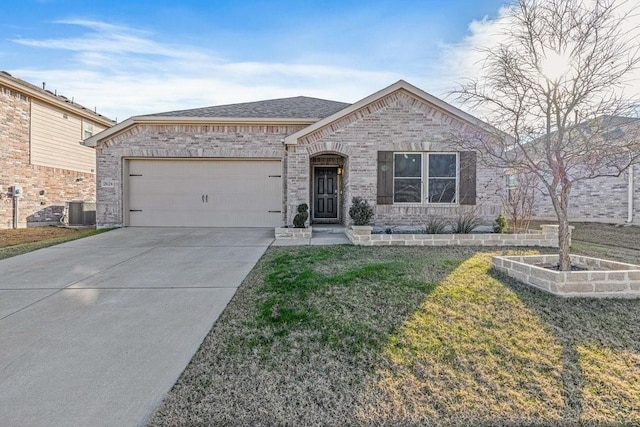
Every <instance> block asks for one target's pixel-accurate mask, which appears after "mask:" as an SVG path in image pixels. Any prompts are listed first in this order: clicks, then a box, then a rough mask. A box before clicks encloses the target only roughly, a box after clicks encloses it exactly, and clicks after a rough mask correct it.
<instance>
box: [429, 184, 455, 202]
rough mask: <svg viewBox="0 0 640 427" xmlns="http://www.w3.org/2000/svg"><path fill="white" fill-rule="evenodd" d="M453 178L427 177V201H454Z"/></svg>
mask: <svg viewBox="0 0 640 427" xmlns="http://www.w3.org/2000/svg"><path fill="white" fill-rule="evenodd" d="M455 201H456V180H455V179H441V178H430V179H429V203H455Z"/></svg>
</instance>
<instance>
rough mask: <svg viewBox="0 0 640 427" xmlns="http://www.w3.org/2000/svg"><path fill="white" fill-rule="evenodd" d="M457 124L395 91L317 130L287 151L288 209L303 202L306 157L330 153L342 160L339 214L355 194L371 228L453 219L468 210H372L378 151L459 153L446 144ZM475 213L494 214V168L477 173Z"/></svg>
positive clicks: (497, 206)
mask: <svg viewBox="0 0 640 427" xmlns="http://www.w3.org/2000/svg"><path fill="white" fill-rule="evenodd" d="M461 126H463V125H462V124H461V123H460V122H458V121H457V120H455V119H453V118H451V117H450V116H448V115H446V114H444V113H442V112H441V111H439V110H437V109H435V108H432V107H431V106H429V105H427V104H425V103H423V102H422V101H420V100H418V99H417V98H415V97H413V96H411V95H410V94H408V93H407V92H405V91H397V92H394V93H392V94H389V95H388V96H386V97H384V98H382V99H380V100H378V101H376V102H374V103H373V104H371V105H369V106H367V107H365V108H363V109H360V110H358V111H356V112H354V113H352V114H350V115H348V116H347V117H344V118H342V119H340V120H339V121H338V122H336V123H334V124H332V125H331V126H328V127H325V128H322V129H320V130H319V131H317V132H315V133H312V134H310V135H308V136H306V137H303V138H301V139H300V140H299V141H298V145H297V146H290V147H289V148H288V164H287V176H288V177H289V180H288V181H289V187H288V195H287V199H288V211H289V218H287V223H291V222H292V217H291V215H292V214H291V213H292V212H294V211H295V209H294V207H295V206H297V205H298V204H300V203H309V201H310V198H311V195H310V192H309V179H310V169H309V158H310V157H312V156H315V155H318V154H323V153H336V154H340V155H343V156H344V157H345V158H346V159H347V162H346V167H345V175H344V176H343V180H342V182H343V191H344V193H343V197H342V198H343V200H345V201H346V203H344V204H343V215H344V218H345V224H349V223H350V218H349V216H348V215H346V214H345V212H346V211H347V210H348V205H349V204H350V202H351V199H352V197H354V196H361V197H363V198H365V199H366V200H368V201H369V203H370V204H371V205H373V206H374V207H375V208H376V209H375V212H376V213H375V218H374V223H375V224H420V223H423V222H425V221H426V219H427V217H428V215H437V216H442V217H454V216H457V215H458V214H459V213H460V212H462V211H465V210H469V209H470V208H473V207H469V206H452V207H441V206H438V207H435V206H426V205H422V206H416V205H413V206H407V205H404V206H397V205H384V206H376V198H377V189H376V186H377V152H378V151H459V149H458V148H457V147H455V146H454V145H452V144H451V143H448V142H447V137H448V135H450V133H451V131H453V130H456V129H458V128H460V127H461ZM477 180H478V182H477V201H476V206H475V208H476V210H477V213H478V214H479V215H480V216H481V217H482V218H483V219H484V220H485V221H486V222H490V221H493V220H494V219H495V218H496V217H497V216H498V215H499V213H500V210H501V201H500V196H499V192H500V188H501V186H502V185H503V184H502V181H503V180H502V178H501V177H500V175H499V174H498V171H497V170H492V169H487V168H483V167H482V165H480V164H478V169H477Z"/></svg>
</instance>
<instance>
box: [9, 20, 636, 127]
mask: <svg viewBox="0 0 640 427" xmlns="http://www.w3.org/2000/svg"><path fill="white" fill-rule="evenodd" d="M505 14H506V9H501V11H500V12H499V14H498V18H497V19H495V20H489V19H483V20H478V21H473V22H471V23H470V24H469V27H468V33H467V36H466V37H465V38H464V39H463V40H461V41H460V42H459V43H456V44H441V45H440V46H438V48H437V52H430V53H429V58H423V59H420V58H413V60H409V61H406V62H400V61H399V60H396V59H393V60H391V59H390V62H389V68H388V69H377V70H371V69H367V68H366V66H364V65H362V66H358V65H353V66H350V65H344V64H345V63H349V64H353V63H356V64H357V63H359V62H358V61H357V58H355V60H353V61H344V60H343V58H342V56H341V55H342V54H343V52H339V51H337V52H336V54H335V58H332V57H331V56H327V54H326V53H322V54H321V55H319V56H318V55H315V54H314V52H313V50H309V51H308V52H304V55H305V56H304V58H306V59H305V60H304V62H300V61H298V62H292V63H286V62H284V61H282V60H279V61H273V62H268V61H262V62H260V61H251V57H248V58H249V60H248V61H247V60H245V61H230V60H227V59H225V58H223V57H221V56H220V54H219V53H217V52H215V50H213V49H212V50H208V49H206V48H202V47H196V46H191V45H180V44H168V43H163V42H160V41H158V38H157V37H156V36H155V35H154V34H153V33H151V32H148V31H140V30H137V29H134V28H130V27H127V26H123V25H114V24H110V23H105V22H101V21H95V20H86V19H67V20H63V21H57V22H58V23H59V24H62V25H69V26H72V27H74V28H79V29H81V30H82V31H84V34H81V35H79V36H73V37H62V38H48V39H27V38H20V39H14V41H15V42H16V43H19V44H20V45H23V46H27V47H30V48H33V49H36V48H37V49H50V50H55V52H56V55H58V56H60V57H63V58H65V60H66V58H67V57H68V60H66V62H67V63H68V65H66V66H63V67H59V66H57V65H55V66H53V65H52V66H50V67H47V66H46V65H44V66H39V67H35V68H28V67H22V68H14V69H10V70H8V71H9V72H11V73H12V74H14V75H15V76H16V77H19V78H22V79H25V80H28V81H32V82H38V84H39V82H41V81H46V82H47V87H48V88H51V89H57V90H58V93H62V94H64V95H65V96H67V97H68V98H71V97H72V96H73V97H74V98H75V100H76V101H77V102H79V103H81V104H83V105H85V106H87V107H88V108H93V107H94V106H96V107H97V109H98V112H100V113H102V114H104V115H107V116H109V117H113V118H116V117H117V118H118V120H119V121H122V120H124V119H126V118H127V117H129V116H132V115H139V114H151V113H155V112H161V111H168V110H176V109H186V108H196V107H203V106H209V105H219V104H226V103H235V102H246V101H255V100H261V99H269V98H280V97H288V96H298V95H305V96H315V97H319V98H326V99H334V100H338V101H345V102H355V101H357V100H359V99H361V98H363V97H365V96H367V95H369V94H371V93H373V92H375V91H378V90H380V89H382V88H384V87H386V86H388V85H389V84H392V83H394V82H395V81H397V80H398V79H401V78H402V79H405V80H407V81H409V82H411V83H413V84H415V85H416V86H419V87H421V88H423V89H424V90H426V91H428V92H430V93H432V94H433V95H435V96H439V97H443V98H445V99H446V100H447V101H449V102H452V103H455V100H453V99H451V98H450V97H446V96H445V95H446V93H447V92H448V91H450V90H452V89H453V88H455V86H456V83H459V82H461V81H462V80H463V79H464V78H468V77H476V76H478V74H479V73H481V71H482V59H483V56H484V55H483V54H482V52H480V50H479V49H480V48H481V47H486V46H492V45H495V44H497V43H498V42H499V41H501V40H502V39H503V36H502V35H501V33H502V30H503V27H502V26H503V25H505V24H504V23H505V20H504V17H505ZM414 47H415V46H414ZM388 55H389V58H395V55H394V52H388ZM319 58H322V59H321V60H320V59H319ZM434 58H435V59H434ZM336 64H341V65H336ZM391 67H393V68H391ZM392 69H393V71H388V70H392ZM637 85H638V86H640V78H639V79H638V81H637ZM633 90H636V91H637V92H640V87H635V88H633ZM463 108H464V109H468V108H467V107H464V106H463ZM472 113H473V112H472Z"/></svg>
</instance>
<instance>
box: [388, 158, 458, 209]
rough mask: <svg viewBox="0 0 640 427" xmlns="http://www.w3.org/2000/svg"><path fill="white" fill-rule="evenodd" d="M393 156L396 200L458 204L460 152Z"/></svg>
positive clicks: (401, 201) (400, 201) (394, 198)
mask: <svg viewBox="0 0 640 427" xmlns="http://www.w3.org/2000/svg"><path fill="white" fill-rule="evenodd" d="M393 157H394V158H393V202H394V203H423V202H425V203H457V188H458V155H457V153H394V156H393ZM423 194H424V195H426V197H425V196H423Z"/></svg>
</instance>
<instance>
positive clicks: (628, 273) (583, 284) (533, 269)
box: [492, 255, 640, 298]
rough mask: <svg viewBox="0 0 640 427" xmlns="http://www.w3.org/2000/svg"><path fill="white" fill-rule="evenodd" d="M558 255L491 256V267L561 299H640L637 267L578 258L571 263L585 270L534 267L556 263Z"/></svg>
mask: <svg viewBox="0 0 640 427" xmlns="http://www.w3.org/2000/svg"><path fill="white" fill-rule="evenodd" d="M557 263H558V255H523V256H495V257H493V259H492V264H493V267H494V268H495V269H496V270H498V271H501V272H503V273H505V274H507V275H508V276H510V277H512V278H514V279H516V280H519V281H520V282H523V283H525V284H527V285H530V286H533V287H535V288H537V289H540V290H542V291H544V292H548V293H551V294H554V295H559V296H563V297H597V298H640V266H638V265H634V264H626V263H623V262H615V261H608V260H604V259H600V258H592V257H587V256H582V255H571V263H572V264H575V265H578V266H585V267H587V268H589V269H590V270H587V271H554V270H550V269H548V268H544V267H539V266H537V265H534V264H557Z"/></svg>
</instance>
